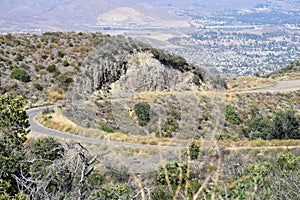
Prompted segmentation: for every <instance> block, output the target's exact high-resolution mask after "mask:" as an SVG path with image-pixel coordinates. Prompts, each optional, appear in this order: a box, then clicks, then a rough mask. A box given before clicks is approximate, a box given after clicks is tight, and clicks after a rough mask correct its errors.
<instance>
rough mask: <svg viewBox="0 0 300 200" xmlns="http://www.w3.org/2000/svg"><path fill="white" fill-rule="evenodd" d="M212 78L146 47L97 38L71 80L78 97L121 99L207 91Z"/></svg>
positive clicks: (124, 40) (118, 38)
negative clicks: (153, 93) (151, 93)
mask: <svg viewBox="0 0 300 200" xmlns="http://www.w3.org/2000/svg"><path fill="white" fill-rule="evenodd" d="M213 80H214V79H213V78H212V76H210V75H209V74H208V73H207V72H206V71H205V70H204V69H201V68H199V67H197V66H194V65H190V64H188V63H187V62H186V60H185V59H184V58H182V57H180V56H173V55H171V54H168V53H164V52H163V51H161V50H157V49H154V48H152V47H150V46H149V45H146V44H144V43H141V42H137V41H134V40H132V39H130V38H125V37H123V36H113V37H110V36H107V37H104V38H101V41H99V44H98V45H97V46H96V47H95V48H94V50H93V51H92V52H91V53H90V56H89V57H88V58H86V61H85V67H84V68H83V69H82V73H81V74H80V75H79V76H78V77H77V78H75V87H74V88H75V89H76V88H78V91H77V92H78V93H79V94H81V95H85V96H88V95H91V94H92V93H94V92H96V91H97V92H99V93H101V94H102V95H104V96H106V95H108V94H109V95H116V94H117V95H118V96H120V95H125V96H126V93H137V92H142V91H191V90H207V89H208V88H210V87H211V86H212V85H213V84H212V82H213Z"/></svg>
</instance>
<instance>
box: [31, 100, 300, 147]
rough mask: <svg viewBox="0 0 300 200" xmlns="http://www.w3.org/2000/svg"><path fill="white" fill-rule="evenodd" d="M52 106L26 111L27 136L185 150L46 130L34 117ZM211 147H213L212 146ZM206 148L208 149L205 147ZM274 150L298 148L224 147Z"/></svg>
mask: <svg viewBox="0 0 300 200" xmlns="http://www.w3.org/2000/svg"><path fill="white" fill-rule="evenodd" d="M54 107H55V105H53V106H43V107H38V108H31V109H28V110H27V113H28V115H29V122H30V127H29V129H30V133H29V135H33V136H50V137H54V138H60V139H65V140H73V141H77V142H83V143H90V144H101V145H113V146H124V147H131V148H134V147H135V148H146V149H157V150H170V151H176V150H180V149H186V148H187V147H186V146H159V145H149V144H136V143H129V142H116V141H110V140H100V139H96V138H89V137H84V136H79V135H74V134H70V133H66V132H62V131H57V130H53V129H50V128H47V127H45V126H43V125H42V124H40V123H39V122H38V121H37V120H36V116H37V115H38V114H39V113H41V112H42V111H43V110H44V109H47V108H50V109H51V108H54ZM212 147H213V146H212ZM207 148H208V147H207ZM276 148H289V149H292V148H300V146H262V147H224V149H226V150H232V151H237V150H243V149H245V150H251V149H276Z"/></svg>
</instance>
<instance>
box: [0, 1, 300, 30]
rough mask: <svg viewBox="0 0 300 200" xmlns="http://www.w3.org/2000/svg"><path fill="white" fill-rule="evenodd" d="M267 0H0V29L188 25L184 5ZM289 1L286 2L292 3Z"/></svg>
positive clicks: (214, 6)
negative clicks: (183, 11) (183, 14)
mask: <svg viewBox="0 0 300 200" xmlns="http://www.w3.org/2000/svg"><path fill="white" fill-rule="evenodd" d="M267 2H268V4H272V1H259V0H231V1H225V0H218V1H197V0H187V1H184V2H182V1H177V0H168V1H166V0H162V1H158V0H123V1H116V0H109V1H108V0H89V1H86V0H43V1H41V0H0V5H1V6H0V32H21V31H25V32H27V31H34V30H41V31H55V30H75V31H76V30H80V31H93V30H97V29H99V26H100V27H102V28H103V27H104V28H105V27H106V26H108V27H111V26H117V27H170V26H171V27H186V26H190V23H189V22H190V19H189V18H187V17H186V16H179V15H178V13H180V11H182V10H183V9H188V10H193V9H196V10H204V11H211V10H220V9H235V8H238V9H244V8H253V7H255V6H258V5H264V4H266V3H267ZM274 2H275V1H274ZM276 2H277V1H276ZM280 2H284V1H280ZM290 2H291V1H287V5H291V4H293V3H290ZM294 2H298V4H299V1H294ZM290 7H291V6H290Z"/></svg>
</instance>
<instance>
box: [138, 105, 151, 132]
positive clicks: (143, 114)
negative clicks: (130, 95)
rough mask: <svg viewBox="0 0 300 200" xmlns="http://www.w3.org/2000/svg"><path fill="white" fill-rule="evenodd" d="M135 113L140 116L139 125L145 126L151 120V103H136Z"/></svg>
mask: <svg viewBox="0 0 300 200" xmlns="http://www.w3.org/2000/svg"><path fill="white" fill-rule="evenodd" d="M134 113H135V115H136V116H137V118H138V121H139V125H140V126H145V125H146V124H147V123H148V122H149V121H150V105H149V104H148V103H146V102H141V103H137V104H135V105H134Z"/></svg>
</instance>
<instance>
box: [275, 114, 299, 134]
mask: <svg viewBox="0 0 300 200" xmlns="http://www.w3.org/2000/svg"><path fill="white" fill-rule="evenodd" d="M299 127H300V118H299V116H297V115H296V113H295V111H294V110H293V109H288V110H280V111H278V112H276V114H275V117H274V131H273V134H272V135H271V139H300V128H299Z"/></svg>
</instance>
